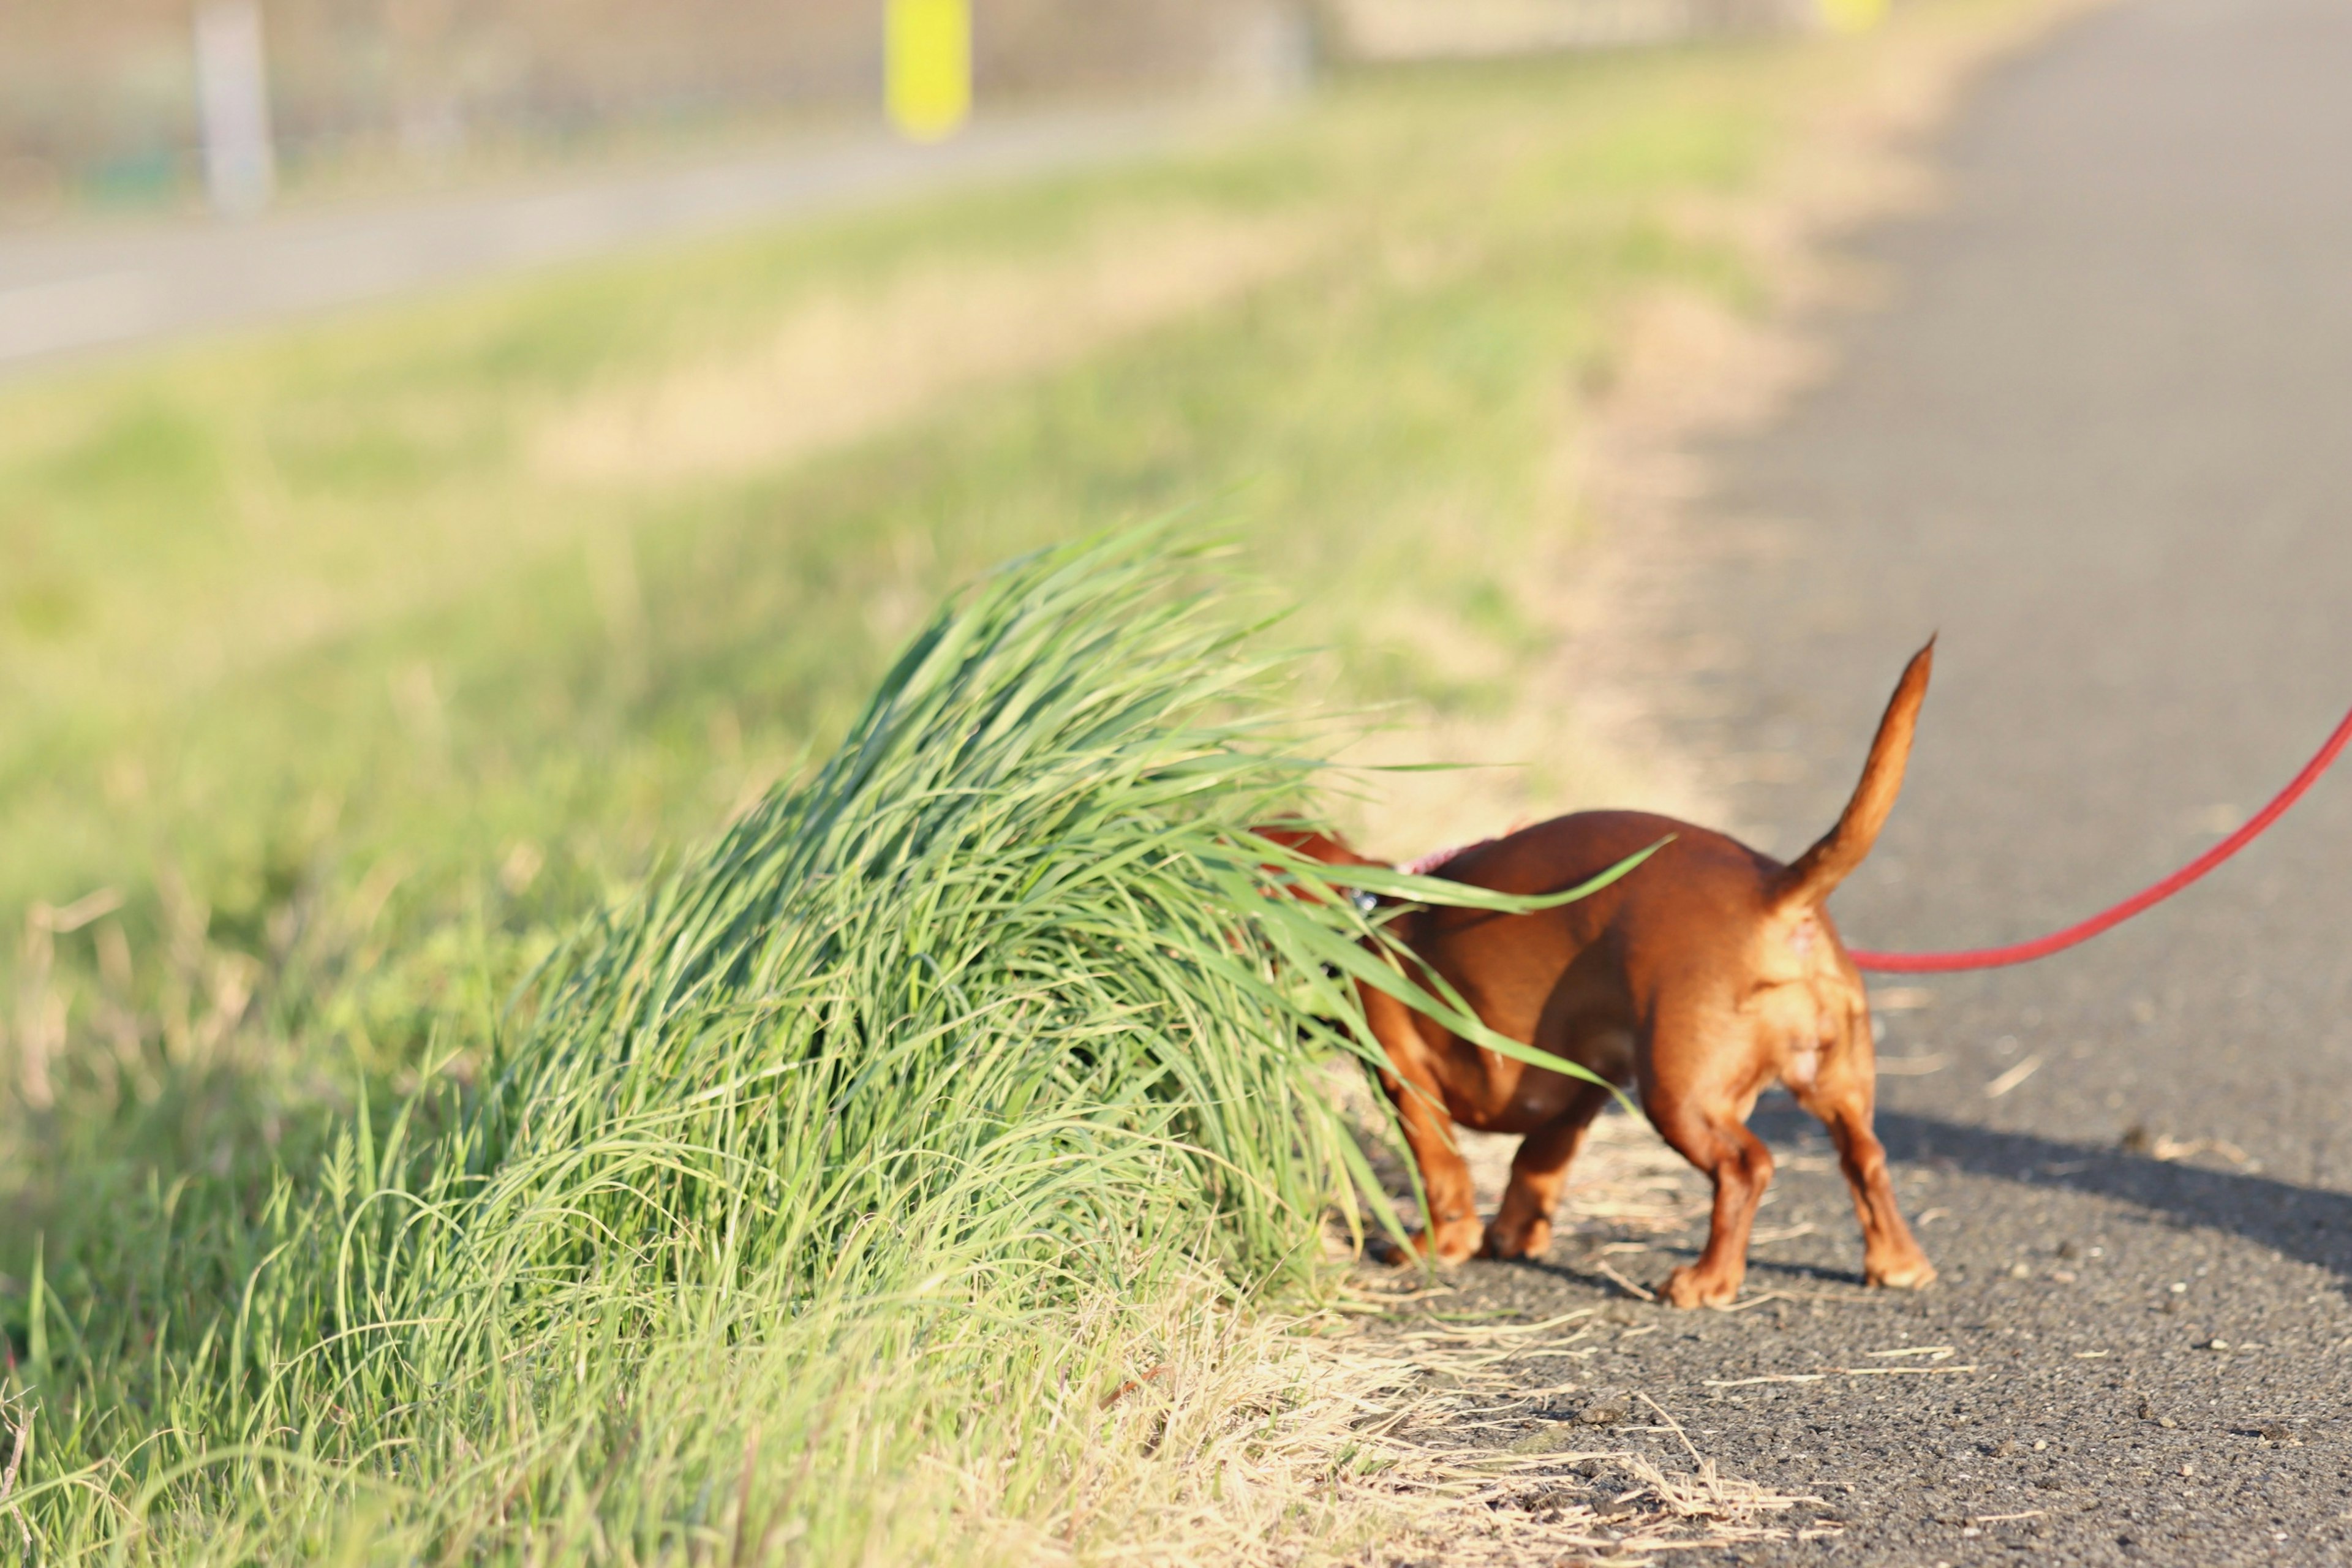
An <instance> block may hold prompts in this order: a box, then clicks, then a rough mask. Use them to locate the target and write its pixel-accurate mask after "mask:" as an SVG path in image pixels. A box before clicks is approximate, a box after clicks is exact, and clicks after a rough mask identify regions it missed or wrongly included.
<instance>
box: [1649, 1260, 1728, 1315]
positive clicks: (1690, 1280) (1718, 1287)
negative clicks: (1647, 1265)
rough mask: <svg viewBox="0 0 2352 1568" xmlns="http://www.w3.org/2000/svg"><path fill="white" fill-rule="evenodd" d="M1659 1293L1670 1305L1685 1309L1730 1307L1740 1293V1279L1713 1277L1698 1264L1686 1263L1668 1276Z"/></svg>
mask: <svg viewBox="0 0 2352 1568" xmlns="http://www.w3.org/2000/svg"><path fill="white" fill-rule="evenodd" d="M1658 1293H1659V1294H1660V1295H1662V1296H1664V1298H1665V1299H1666V1300H1667V1302H1668V1303H1669V1304H1670V1305H1673V1306H1676V1307H1681V1308H1683V1309H1685V1310H1688V1309H1690V1308H1693V1307H1728V1306H1729V1305H1731V1303H1732V1300H1733V1299H1734V1298H1736V1297H1737V1296H1738V1294H1739V1281H1738V1279H1714V1278H1711V1277H1710V1276H1707V1275H1705V1274H1702V1273H1700V1272H1699V1269H1698V1265H1696V1264H1695V1263H1685V1264H1684V1265H1683V1266H1682V1267H1681V1268H1677V1269H1675V1271H1674V1272H1673V1273H1672V1274H1669V1275H1667V1276H1666V1282H1665V1284H1664V1286H1662V1287H1661V1288H1660V1289H1659V1292H1658Z"/></svg>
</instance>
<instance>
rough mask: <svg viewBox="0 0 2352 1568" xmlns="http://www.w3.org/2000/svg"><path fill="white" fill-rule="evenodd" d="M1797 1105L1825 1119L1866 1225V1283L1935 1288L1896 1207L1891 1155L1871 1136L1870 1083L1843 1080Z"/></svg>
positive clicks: (1818, 1087) (1823, 1086)
mask: <svg viewBox="0 0 2352 1568" xmlns="http://www.w3.org/2000/svg"><path fill="white" fill-rule="evenodd" d="M1798 1103H1799V1104H1801V1105H1802V1106H1803V1107H1804V1108H1805V1109H1806V1110H1810V1111H1811V1112H1812V1113H1813V1114H1814V1115H1815V1116H1818V1117H1820V1118H1821V1120H1822V1125H1823V1126H1825V1127H1827V1128H1828V1129H1829V1131H1830V1137H1831V1138H1832V1140H1834V1141H1835V1142H1836V1143H1837V1151H1838V1164H1839V1166H1840V1167H1841V1168H1842V1169H1843V1171H1844V1172H1845V1184H1846V1186H1847V1187H1848V1188H1849V1189H1851V1190H1852V1192H1853V1212H1854V1216H1855V1217H1856V1218H1858V1219H1859V1220H1861V1221H1862V1268H1863V1277H1864V1279H1867V1280H1868V1281H1869V1282H1870V1283H1871V1284H1873V1285H1889V1286H1893V1287H1894V1288H1895V1289H1901V1290H1918V1289H1925V1288H1926V1287H1927V1286H1928V1285H1931V1284H1933V1283H1935V1279H1936V1268H1935V1265H1933V1264H1931V1263H1929V1262H1928V1261H1927V1254H1926V1253H1925V1252H1923V1251H1921V1250H1920V1248H1919V1243H1918V1242H1917V1241H1916V1239H1915V1238H1914V1237H1912V1235H1911V1227H1910V1226H1907V1225H1906V1224H1904V1223H1903V1211H1902V1210H1900V1209H1899V1208H1897V1207H1896V1206H1895V1184H1894V1183H1893V1182H1892V1181H1890V1180H1889V1179H1888V1178H1887V1174H1886V1151H1885V1148H1884V1147H1883V1146H1882V1145H1881V1144H1880V1143H1879V1142H1878V1134H1877V1133H1876V1132H1874V1131H1872V1130H1871V1125H1870V1109H1871V1094H1870V1089H1869V1088H1868V1086H1867V1084H1866V1082H1856V1081H1855V1080H1854V1079H1853V1078H1852V1077H1851V1076H1844V1077H1842V1079H1840V1080H1839V1081H1836V1082H1834V1083H1822V1084H1817V1085H1815V1086H1814V1087H1813V1088H1812V1089H1810V1090H1808V1091H1806V1092H1803V1093H1801V1094H1800V1095H1799V1096H1798Z"/></svg>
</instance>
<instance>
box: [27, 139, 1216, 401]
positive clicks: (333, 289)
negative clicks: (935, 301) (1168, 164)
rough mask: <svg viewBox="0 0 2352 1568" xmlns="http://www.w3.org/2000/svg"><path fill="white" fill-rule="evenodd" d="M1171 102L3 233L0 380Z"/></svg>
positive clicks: (417, 285) (1049, 146) (1101, 142)
mask: <svg viewBox="0 0 2352 1568" xmlns="http://www.w3.org/2000/svg"><path fill="white" fill-rule="evenodd" d="M1179 118H1180V117H1179V116H1177V115H1175V114H1173V113H1171V111H1170V110H1167V109H1165V108H1160V107H1154V108H1147V109H1137V110H1087V111H1063V112H1057V113H1051V114H1035V115H1030V116H1025V117H1020V118H1011V119H1006V120H1003V121H981V122H979V123H977V124H975V125H974V126H972V127H971V129H970V130H969V131H967V132H964V133H963V134H962V135H961V136H959V137H957V138H955V139H954V140H952V141H950V142H940V143H937V144H934V145H928V146H923V145H916V144H913V143H909V142H902V141H898V140H896V139H894V138H890V137H887V136H884V135H880V134H870V135H856V136H844V137H842V138H839V139H837V140H833V141H814V142H804V143H800V144H795V145H792V146H788V147H784V148H780V149H775V150H772V151H767V152H762V153H745V154H741V155H738V156H735V157H731V158H728V159H725V160H720V161H715V162H709V163H698V164H694V165H690V166H683V167H656V168H640V169H628V170H605V171H600V172H596V173H593V174H583V175H579V176H574V177H572V178H568V179H565V180H562V181H558V182H553V183H549V184H541V185H538V186H534V187H532V188H530V189H524V190H513V189H499V190H488V191H477V192H467V193H461V194H457V195H443V196H436V197H429V198H419V199H415V200H408V201H399V202H387V203H375V204H362V205H343V206H326V207H320V208H316V209H310V210H297V211H292V212H288V213H283V214H279V215H275V216H265V217H259V218H254V219H247V220H219V221H208V220H203V219H196V220H175V221H170V222H153V223H129V224H121V225H107V226H95V227H85V228H72V229H65V230H59V231H56V232H44V231H37V230H36V231H28V232H19V233H15V234H5V233H0V377H5V376H6V375H8V374H11V373H14V372H21V371H23V370H25V369H27V368H29V367H32V366H35V365H38V364H42V363H50V362H54V361H57V360H59V359H62V358H65V357H68V356H78V355H86V354H89V353H94V352H99V351H102V350H107V349H112V348H121V347H129V346H132V345H136V344H141V343H146V342H154V341H156V340H159V339H167V338H174V337H179V336H184V335H186V334H189V333H193V332H201V331H217V330H221V329H226V328H232V327H237V326H244V325H247V324H250V323H253V322H257V321H268V320H272V319H275V318H278V317H281V316H287V315H293V314H298V313H301V312H306V311H314V310H324V309H328V308H331V307H334V306H339V305H349V304H356V303H359V302H362V301H365V300H377V299H383V298H386V297H389V296H393V295H397V294H404V293H409V292H413V291H415V290H417V289H427V288H432V287H435V286H438V285H444V284H449V283H454V282H457V281H461V280H463V279H469V278H474V277H478V276H483V275H487V274H493V273H498V272H504V271H512V270H516V269H518V268H529V267H535V266H541V265H545V264H548V263H551V262H558V261H566V260H572V259H575V258H580V257H583V256H589V255H593V254H596V253H599V252H604V251H612V250H619V249H624V248H626V247H632V246H637V245H644V244H647V243H651V242H657V241H661V240H674V239H677V238H680V237H687V236H691V235H696V234H705V233H710V232H714V231H718V230H721V229H726V228H730V227H736V226H742V225H745V224H750V223H757V222H762V221H772V220H774V219H778V218H787V217H800V216H809V215H812V214H815V213H821V212H828V211H833V210H836V209H838V208H841V207H844V206H846V205H852V204H855V203H857V202H861V201H870V200H874V199H877V198H880V197H885V196H889V195H898V194H901V193H905V192H909V191H913V190H917V189H921V188H926V187H929V186H936V185H939V184H947V183H950V182H969V181H972V180H976V179H986V178H992V177H1002V176H1005V175H1012V174H1027V173H1033V172H1035V171H1037V170H1040V169H1045V168H1055V167H1062V166H1066V165H1071V164H1077V163H1087V162H1089V161H1094V160H1098V159H1106V158H1115V157H1118V156H1120V155H1122V154H1125V153H1132V152H1135V151H1138V150H1140V149H1143V148H1146V147H1150V146H1152V145H1155V144H1157V143H1158V142H1160V141H1162V140H1164V139H1165V138H1166V137H1167V135H1168V134H1169V133H1170V132H1171V129H1173V128H1174V126H1175V124H1176V122H1177V121H1178V119H1179Z"/></svg>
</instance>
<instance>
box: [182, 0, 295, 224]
mask: <svg viewBox="0 0 2352 1568" xmlns="http://www.w3.org/2000/svg"><path fill="white" fill-rule="evenodd" d="M196 101H197V105H198V107H199V109H200V110H201V112H202V114H203V117H204V131H205V190H206V192H207V193H208V194H209V195H211V196H212V202H213V210H214V211H215V212H218V213H220V214H222V215H224V216H229V217H242V216H247V215H248V214H251V213H257V212H259V211H260V210H261V209H262V208H264V207H266V206H268V205H269V198H270V195H271V194H272V193H273V192H274V191H275V189H276V188H277V184H278V159H277V155H276V153H274V152H273V151H272V150H271V148H270V143H269V78H268V69H267V68H266V67H265V65H264V63H263V58H262V48H261V5H260V4H259V0H201V3H200V4H199V5H197V6H196Z"/></svg>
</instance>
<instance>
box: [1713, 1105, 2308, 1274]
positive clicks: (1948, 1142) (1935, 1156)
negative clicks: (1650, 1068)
mask: <svg viewBox="0 0 2352 1568" xmlns="http://www.w3.org/2000/svg"><path fill="white" fill-rule="evenodd" d="M1750 1125H1751V1126H1753V1127H1754V1128H1755V1130H1756V1131H1757V1133H1758V1135H1759V1136H1760V1137H1762V1138H1764V1139H1765V1140H1766V1141H1767V1142H1770V1143H1772V1144H1773V1145H1774V1146H1775V1147H1787V1146H1788V1145H1789V1144H1790V1143H1791V1142H1796V1141H1797V1140H1798V1138H1799V1137H1800V1136H1801V1135H1802V1134H1805V1133H1808V1132H1810V1133H1812V1134H1813V1135H1814V1136H1815V1137H1818V1135H1819V1131H1818V1126H1817V1124H1816V1123H1814V1122H1813V1121H1812V1120H1811V1118H1809V1117H1807V1116H1805V1115H1804V1114H1803V1113H1802V1112H1801V1111H1798V1110H1795V1109H1794V1108H1793V1107H1790V1108H1788V1109H1786V1110H1783V1109H1780V1108H1769V1109H1767V1108H1762V1107H1759V1110H1758V1111H1757V1114H1756V1116H1755V1117H1754V1119H1753V1120H1752V1121H1751V1122H1750ZM1877 1126H1878V1136H1879V1141H1880V1142H1883V1143H1885V1145H1886V1152H1887V1155H1888V1157H1890V1158H1891V1159H1894V1160H1895V1161H1898V1162H1904V1163H1920V1162H1935V1163H1947V1162H1948V1163H1950V1164H1951V1165H1953V1166H1956V1167H1958V1169H1960V1170H1962V1171H1967V1172H1970V1173H1976V1174H1979V1175H1989V1176H1999V1177H2001V1178H2002V1179H2004V1180H2007V1181H2012V1182H2020V1183H2024V1184H2031V1185H2034V1186H2047V1187H2059V1188H2063V1189H2066V1190H2069V1191H2073V1192H2079V1193H2090V1194H2095V1195H2097V1196H2100V1197H2105V1198H2116V1199H2120V1200H2122V1201H2123V1202H2125V1203H2128V1204H2132V1205H2136V1206H2137V1207H2139V1208H2143V1209H2146V1210H2148V1211H2150V1212H2151V1213H2154V1214H2157V1215H2162V1216H2164V1217H2165V1218H2166V1219H2167V1220H2168V1221H2169V1222H2171V1223H2172V1224H2174V1225H2178V1226H2202V1227H2205V1228H2208V1229H2212V1230H2223V1231H2230V1232H2233V1233H2234V1234H2236V1235H2239V1236H2242V1237H2245V1238H2246V1239H2247V1240H2249V1241H2252V1242H2255V1243H2258V1244H2259V1245H2261V1246H2263V1247H2269V1248H2270V1249H2271V1250H2272V1251H2273V1252H2277V1253H2280V1254H2282V1255H2284V1256H2285V1257H2288V1258H2295V1259H2298V1260H2300V1261H2302V1262H2305V1263H2310V1264H2315V1265H2317V1266H2318V1267H2319V1268H2325V1269H2326V1270H2328V1271H2329V1272H2331V1273H2333V1274H2334V1275H2335V1276H2336V1278H2337V1279H2339V1280H2342V1281H2344V1282H2345V1283H2346V1285H2347V1286H2352V1193H2337V1192H2330V1191H2327V1190H2326V1189H2325V1188H2321V1187H2303V1186H2297V1185H2295V1184H2294V1183H2292V1182H2282V1181H2277V1180H2275V1179H2273V1178H2272V1177H2269V1176H2263V1175H2258V1174H2253V1173H2245V1172H2237V1171H2216V1170H2210V1169H2207V1168H2206V1167H2204V1166H2200V1165H2186V1164H2179V1163H2172V1162H2168V1161H2163V1160H2153V1159H2149V1158H2148V1157H2147V1156H2146V1155H2144V1154H2135V1153H2131V1152H2127V1151H2125V1150H2121V1149H2116V1148H2113V1147H2107V1146H2101V1145H2096V1144H2086V1143H2068V1142H2060V1141H2058V1140H2056V1139H2052V1138H2038V1137H2035V1136H2034V1135H2032V1133H2026V1132H2000V1131H1993V1130H1992V1129H1990V1128H1986V1127H1971V1126H1969V1125H1968V1124H1967V1123H1965V1122H1959V1121H1942V1120H1939V1119H1938V1118H1936V1117H1932V1116H1916V1115H1910V1114H1906V1113H1905V1112H1901V1111H1891V1110H1880V1111H1879V1113H1878V1117H1877Z"/></svg>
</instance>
